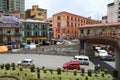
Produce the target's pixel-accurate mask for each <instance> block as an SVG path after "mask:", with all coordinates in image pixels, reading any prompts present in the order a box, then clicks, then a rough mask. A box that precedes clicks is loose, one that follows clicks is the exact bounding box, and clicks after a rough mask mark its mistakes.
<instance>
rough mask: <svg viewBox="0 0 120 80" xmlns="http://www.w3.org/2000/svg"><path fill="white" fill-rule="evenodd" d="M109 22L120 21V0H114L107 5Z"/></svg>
mask: <svg viewBox="0 0 120 80" xmlns="http://www.w3.org/2000/svg"><path fill="white" fill-rule="evenodd" d="M107 16H108V22H120V1H119V0H114V2H113V3H110V4H108V5H107Z"/></svg>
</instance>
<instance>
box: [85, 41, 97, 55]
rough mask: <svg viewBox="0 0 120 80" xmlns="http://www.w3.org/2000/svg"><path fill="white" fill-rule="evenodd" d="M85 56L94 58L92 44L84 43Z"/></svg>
mask: <svg viewBox="0 0 120 80" xmlns="http://www.w3.org/2000/svg"><path fill="white" fill-rule="evenodd" d="M85 55H87V56H95V51H94V49H93V44H92V43H88V42H86V43H85Z"/></svg>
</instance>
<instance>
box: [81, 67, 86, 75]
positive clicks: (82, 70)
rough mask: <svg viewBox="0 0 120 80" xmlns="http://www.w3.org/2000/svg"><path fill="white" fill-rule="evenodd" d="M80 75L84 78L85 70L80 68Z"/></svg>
mask: <svg viewBox="0 0 120 80" xmlns="http://www.w3.org/2000/svg"><path fill="white" fill-rule="evenodd" d="M81 73H82V74H81V75H82V76H84V73H85V68H81Z"/></svg>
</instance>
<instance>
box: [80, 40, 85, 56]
mask: <svg viewBox="0 0 120 80" xmlns="http://www.w3.org/2000/svg"><path fill="white" fill-rule="evenodd" d="M84 54H85V40H80V50H79V55H84Z"/></svg>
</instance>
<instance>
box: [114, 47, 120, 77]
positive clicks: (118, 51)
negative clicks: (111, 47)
mask: <svg viewBox="0 0 120 80" xmlns="http://www.w3.org/2000/svg"><path fill="white" fill-rule="evenodd" d="M115 68H116V70H117V71H118V77H120V48H115Z"/></svg>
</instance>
